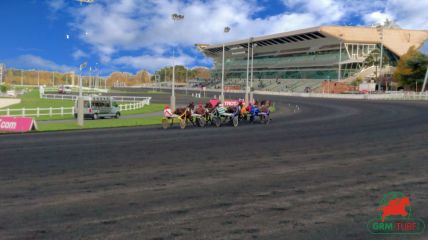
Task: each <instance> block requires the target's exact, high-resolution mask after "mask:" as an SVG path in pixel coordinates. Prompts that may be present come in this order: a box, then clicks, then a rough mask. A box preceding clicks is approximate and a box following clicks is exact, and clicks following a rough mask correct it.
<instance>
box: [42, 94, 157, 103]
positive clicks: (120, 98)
mask: <svg viewBox="0 0 428 240" xmlns="http://www.w3.org/2000/svg"><path fill="white" fill-rule="evenodd" d="M110 97H112V98H113V101H115V102H145V104H150V100H151V99H152V98H151V97H135V96H110ZM40 98H43V99H51V100H72V101H75V100H77V98H78V96H77V95H67V94H40Z"/></svg>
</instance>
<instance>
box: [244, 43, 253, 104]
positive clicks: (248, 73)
mask: <svg viewBox="0 0 428 240" xmlns="http://www.w3.org/2000/svg"><path fill="white" fill-rule="evenodd" d="M252 42H253V38H250V39H248V48H247V79H246V81H245V103H246V104H248V103H249V102H250V101H249V96H248V94H249V93H248V88H249V87H248V80H249V77H250V76H249V75H250V44H251V43H252Z"/></svg>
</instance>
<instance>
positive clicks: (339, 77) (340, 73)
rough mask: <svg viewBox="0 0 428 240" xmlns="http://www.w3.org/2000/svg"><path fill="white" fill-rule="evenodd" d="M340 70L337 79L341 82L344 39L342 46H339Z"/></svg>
mask: <svg viewBox="0 0 428 240" xmlns="http://www.w3.org/2000/svg"><path fill="white" fill-rule="evenodd" d="M339 49H340V50H339V70H338V71H339V72H338V74H337V81H338V82H340V80H341V79H342V40H340V47H339Z"/></svg>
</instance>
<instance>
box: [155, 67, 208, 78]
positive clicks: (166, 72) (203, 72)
mask: <svg viewBox="0 0 428 240" xmlns="http://www.w3.org/2000/svg"><path fill="white" fill-rule="evenodd" d="M172 72H173V68H172V67H164V68H161V69H159V70H158V71H156V72H155V74H154V75H153V76H152V81H154V80H155V78H156V76H158V79H160V81H162V82H169V81H171V79H172ZM189 79H196V80H205V81H207V80H209V79H211V74H210V71H209V70H208V68H203V67H197V68H193V69H188V68H186V67H184V66H181V65H178V66H175V80H176V81H177V82H185V81H186V80H189Z"/></svg>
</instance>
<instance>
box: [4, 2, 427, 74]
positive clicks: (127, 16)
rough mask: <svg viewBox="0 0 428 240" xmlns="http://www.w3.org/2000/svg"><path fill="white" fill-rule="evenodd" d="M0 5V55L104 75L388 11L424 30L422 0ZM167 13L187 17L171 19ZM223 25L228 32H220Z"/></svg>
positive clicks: (361, 21)
mask: <svg viewBox="0 0 428 240" xmlns="http://www.w3.org/2000/svg"><path fill="white" fill-rule="evenodd" d="M0 9H1V10H2V14H0V22H2V23H3V24H2V26H1V29H2V34H1V37H0V45H1V51H0V62H4V63H6V64H7V66H9V67H16V68H25V69H44V70H56V71H62V72H65V71H71V70H76V68H77V66H78V65H79V64H80V63H81V62H84V61H88V63H89V65H91V66H95V65H97V66H99V68H100V69H101V71H102V73H103V74H104V75H106V74H109V73H110V72H112V71H126V72H132V73H135V72H136V71H138V70H140V69H147V70H149V71H150V72H154V71H155V70H156V69H159V68H161V67H163V66H167V65H171V64H172V61H171V55H172V49H173V48H174V49H176V55H177V59H176V63H177V64H183V65H186V66H188V67H194V66H208V67H209V66H211V62H210V60H209V59H206V58H204V57H203V56H202V55H201V54H200V53H198V52H197V51H196V49H195V47H194V44H195V43H219V42H222V41H228V40H237V39H243V38H247V37H251V36H258V35H264V34H272V33H278V32H284V31H289V30H295V29H300V28H306V27H314V26H319V25H372V24H376V23H379V22H383V21H384V20H385V19H386V18H388V19H392V20H394V21H396V22H397V23H398V24H399V25H400V26H401V27H403V28H409V29H428V14H426V9H428V1H419V0H389V1H387V0H232V1H231V0H211V1H204V0H183V1H177V0H95V2H94V3H92V4H85V3H83V4H80V3H79V2H78V1H76V0H14V1H0ZM173 13H181V14H183V15H184V16H185V19H184V20H183V21H181V22H176V23H174V22H173V21H172V20H171V17H170V16H171V14H173ZM225 26H230V27H231V28H232V30H231V32H230V33H228V34H224V33H223V28H224V27H225ZM426 50H428V46H427V47H426Z"/></svg>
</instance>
